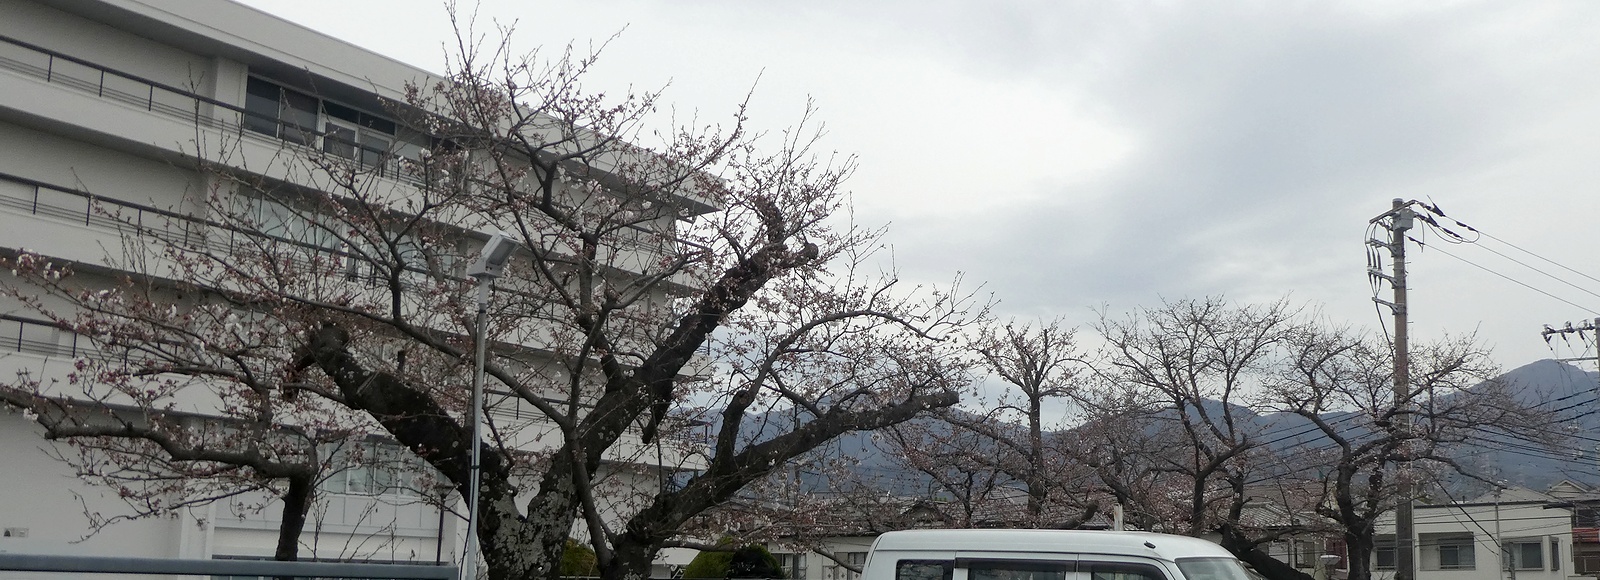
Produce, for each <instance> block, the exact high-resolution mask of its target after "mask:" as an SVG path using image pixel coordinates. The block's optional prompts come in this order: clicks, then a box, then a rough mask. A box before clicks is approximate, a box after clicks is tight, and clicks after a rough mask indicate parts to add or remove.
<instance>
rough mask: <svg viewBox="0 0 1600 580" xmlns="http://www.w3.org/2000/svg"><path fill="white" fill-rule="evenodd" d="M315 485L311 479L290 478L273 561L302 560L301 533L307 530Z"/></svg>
mask: <svg viewBox="0 0 1600 580" xmlns="http://www.w3.org/2000/svg"><path fill="white" fill-rule="evenodd" d="M315 487H316V485H315V483H314V482H313V481H312V479H311V478H310V477H291V478H289V491H287V492H285V493H284V494H283V523H282V524H281V525H279V527H278V549H277V550H276V551H275V552H273V554H272V559H274V560H282V561H285V562H292V561H295V560H298V559H299V558H300V533H301V532H302V531H304V530H305V528H306V512H307V511H309V510H310V508H311V498H312V495H313V493H312V492H313V491H315Z"/></svg>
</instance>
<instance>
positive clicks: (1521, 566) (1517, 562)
mask: <svg viewBox="0 0 1600 580" xmlns="http://www.w3.org/2000/svg"><path fill="white" fill-rule="evenodd" d="M1506 547H1507V548H1508V550H1507V551H1508V553H1509V555H1510V556H1511V561H1510V562H1507V564H1508V565H1509V566H1511V569H1512V570H1543V569H1544V542H1541V541H1533V542H1508V543H1507V546H1506Z"/></svg>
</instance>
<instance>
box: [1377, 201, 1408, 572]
mask: <svg viewBox="0 0 1600 580" xmlns="http://www.w3.org/2000/svg"><path fill="white" fill-rule="evenodd" d="M1410 206H1411V204H1410V203H1407V202H1406V201H1405V200H1403V199H1399V198H1396V199H1395V200H1394V206H1393V207H1392V208H1391V209H1390V210H1389V211H1386V212H1384V213H1383V214H1382V215H1379V216H1378V217H1375V218H1372V221H1371V223H1375V224H1380V225H1383V226H1384V227H1385V228H1387V229H1388V230H1389V242H1388V243H1383V242H1379V241H1377V240H1370V241H1369V242H1368V243H1370V244H1373V245H1375V246H1381V247H1387V248H1388V250H1389V257H1390V258H1391V260H1392V261H1393V263H1392V264H1391V266H1392V268H1393V270H1392V272H1393V273H1392V274H1390V275H1387V276H1385V275H1383V273H1382V272H1381V271H1375V272H1369V273H1371V274H1375V275H1377V276H1379V277H1381V278H1384V279H1387V280H1388V281H1389V283H1390V285H1391V286H1393V287H1394V302H1385V301H1383V300H1380V299H1378V298H1377V297H1373V300H1374V301H1376V302H1378V303H1379V304H1383V305H1385V306H1388V307H1389V310H1390V311H1391V312H1393V313H1394V406H1395V418H1394V429H1395V432H1396V433H1399V434H1400V436H1401V437H1409V436H1410V431H1411V361H1410V358H1411V352H1410V343H1409V339H1408V333H1407V332H1406V330H1407V329H1406V326H1407V324H1408V323H1407V320H1406V231H1407V230H1410V229H1411V226H1412V223H1413V221H1414V220H1415V218H1416V212H1414V211H1412V210H1411V207H1410ZM1385 222H1386V223H1385ZM1410 447H1411V446H1410V445H1406V444H1404V443H1402V444H1401V448H1400V449H1401V453H1405V450H1406V449H1408V448H1410ZM1404 469H1405V468H1404V465H1403V464H1402V467H1401V469H1400V470H1399V472H1397V473H1396V474H1395V477H1396V478H1397V479H1398V480H1399V481H1397V482H1396V483H1397V484H1398V485H1397V486H1396V487H1397V488H1398V492H1399V494H1400V501H1399V503H1398V504H1397V505H1396V506H1395V514H1394V536H1395V542H1394V544H1395V545H1394V548H1395V571H1394V578H1395V580H1415V579H1416V577H1417V547H1416V532H1415V525H1414V518H1413V516H1412V510H1411V500H1412V498H1413V497H1414V496H1415V495H1416V490H1415V489H1414V486H1413V485H1412V484H1411V482H1410V480H1409V479H1408V478H1407V477H1406V476H1405V474H1404Z"/></svg>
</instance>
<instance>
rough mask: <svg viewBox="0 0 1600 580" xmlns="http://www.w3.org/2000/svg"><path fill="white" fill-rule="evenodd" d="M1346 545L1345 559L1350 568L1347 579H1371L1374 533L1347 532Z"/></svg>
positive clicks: (1345, 536) (1345, 535)
mask: <svg viewBox="0 0 1600 580" xmlns="http://www.w3.org/2000/svg"><path fill="white" fill-rule="evenodd" d="M1344 545H1345V550H1346V554H1348V555H1347V556H1346V557H1345V560H1346V561H1347V564H1348V565H1349V568H1350V576H1349V577H1348V578H1347V580H1371V578H1372V550H1373V547H1374V543H1373V541H1372V534H1370V533H1369V534H1364V535H1363V534H1352V533H1349V532H1345V534H1344Z"/></svg>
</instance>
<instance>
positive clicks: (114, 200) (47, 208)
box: [0, 0, 710, 577]
mask: <svg viewBox="0 0 1600 580" xmlns="http://www.w3.org/2000/svg"><path fill="white" fill-rule="evenodd" d="M428 78H430V73H429V72H427V71H423V70H418V69H415V68H412V67H409V66H407V65H404V64H401V63H399V62H397V61H394V60H391V59H388V58H385V57H383V56H382V55H378V54H374V53H371V52H368V51H365V50H363V49H360V48H357V47H355V46H352V45H350V44H347V43H345V42H342V41H340V40H338V39H335V38H331V37H328V36H325V35H322V34H320V33H317V32H314V31H311V30H309V29H306V28H304V27H301V26H298V25H295V24H293V23H290V22H287V21H284V20H282V19H279V18H277V17H274V16H271V15H268V14H266V13H263V12H260V11H258V10H255V9H253V8H249V7H246V6H243V5H240V4H235V3H232V2H229V1H226V0H167V1H159V2H158V1H155V0H0V251H6V252H15V251H16V250H18V249H22V248H31V249H33V250H36V251H40V252H41V253H43V254H45V255H47V256H49V257H51V258H54V259H61V260H68V261H74V262H78V263H81V264H97V263H102V260H103V258H104V257H105V255H106V253H107V252H115V251H116V249H117V248H118V247H119V244H120V241H119V240H120V238H119V233H118V223H117V221H116V220H114V219H110V218H108V217H106V216H105V215H102V214H100V213H98V212H97V211H96V210H94V209H92V208H91V206H92V205H93V204H96V203H98V204H103V207H105V208H107V209H108V210H111V211H118V212H121V213H122V214H123V215H124V216H134V219H138V216H150V217H151V219H155V218H157V217H160V218H161V219H169V218H170V219H177V220H182V219H186V216H185V214H184V212H185V210H186V208H192V207H195V206H196V205H199V204H200V202H201V200H202V199H203V198H204V197H205V196H206V195H208V192H212V191H214V190H215V188H214V187H213V185H214V183H213V182H212V181H211V180H212V179H214V177H212V176H210V175H208V174H207V173H205V172H202V171H199V170H197V169H195V168H194V164H193V162H192V159H193V158H194V156H195V155H196V154H197V151H202V150H204V149H206V148H207V147H214V146H217V145H218V143H220V142H223V141H227V142H228V143H229V144H230V146H231V147H233V149H232V153H231V156H229V157H227V158H226V161H227V162H228V163H229V164H231V165H232V167H231V169H232V170H235V171H242V172H254V173H257V174H260V175H263V176H265V177H269V178H272V179H279V180H288V181H292V180H294V179H297V176H296V175H295V174H294V173H293V172H292V171H291V170H289V169H287V168H286V165H285V164H283V163H277V162H274V159H275V157H274V156H277V155H281V154H282V152H284V151H290V152H292V151H294V150H295V149H294V147H296V146H303V147H310V148H317V149H319V150H320V151H321V152H324V153H331V154H335V155H341V156H344V157H348V158H350V159H351V162H352V163H357V164H362V165H363V166H368V167H370V166H372V165H374V164H383V163H392V162H393V159H396V158H415V157H417V156H418V154H419V152H421V151H422V150H424V149H426V148H427V147H429V146H430V143H429V137H427V136H426V135H423V134H421V133H418V132H416V131H411V130H408V129H407V128H406V127H405V126H404V125H403V124H400V123H397V122H396V121H395V120H394V119H391V118H389V116H388V115H387V114H386V112H385V110H386V106H385V104H384V102H385V101H388V102H397V101H403V100H404V90H405V86H406V83H408V82H425V81H426V80H427V79H428ZM251 113H256V114H257V115H255V116H252V114H251ZM274 117H275V118H276V121H274ZM297 127H299V128H301V129H303V128H315V133H313V132H308V131H304V130H301V129H297ZM374 152H381V153H382V154H383V155H374ZM394 185H395V186H396V187H404V186H405V184H404V183H399V182H396V184H394ZM704 209H705V210H707V211H709V209H710V208H709V207H706V208H704ZM669 221H670V220H669ZM667 227H670V224H668V225H667ZM111 274H114V273H111ZM82 348H84V345H83V344H81V343H80V342H79V341H77V340H76V338H75V337H74V336H73V335H72V334H71V333H69V332H65V331H63V330H60V329H58V328H55V327H54V326H52V325H50V324H46V323H44V322H43V321H41V320H39V319H37V318H34V317H29V316H28V315H26V314H25V310H24V309H19V308H16V307H14V306H12V305H7V306H5V307H0V349H4V350H5V351H8V354H7V355H6V356H5V357H4V358H0V373H4V374H5V375H6V376H11V375H12V374H13V373H16V372H18V371H24V370H25V371H27V372H30V373H36V374H38V375H41V376H55V375H60V374H61V373H64V372H67V371H68V370H69V369H70V365H71V362H72V359H73V358H74V357H76V356H77V355H80V354H82V351H81V349H82ZM205 405H206V403H204V402H197V403H195V406H194V408H193V411H194V412H196V413H200V414H204V413H205V412H206V407H205ZM497 412H500V413H502V414H503V415H505V414H509V415H506V416H515V415H517V413H518V410H517V409H501V410H499V411H497ZM530 420H533V419H530ZM39 432H40V431H39V428H38V427H37V426H36V425H34V424H33V423H32V422H31V421H29V420H28V419H27V418H26V417H24V416H23V415H21V414H20V413H17V412H14V411H6V410H0V466H4V470H3V471H0V490H4V497H3V498H0V527H3V528H4V535H3V536H0V552H14V553H36V554H86V555H106V556H142V557H170V558H263V557H270V556H271V554H272V551H273V545H274V542H275V536H276V528H277V526H276V523H277V521H276V520H277V517H278V516H277V513H276V512H275V511H274V510H273V509H272V508H270V507H269V508H268V509H264V510H259V511H258V510H251V509H243V507H241V505H242V504H249V503H250V502H249V501H247V500H241V501H237V502H230V501H219V502H215V503H212V504H210V505H209V506H208V507H206V508H204V509H194V510H185V511H183V512H182V515H181V516H179V517H177V518H171V519H167V518H162V519H145V520H138V521H128V522H121V523H117V524H115V525H112V526H110V527H109V528H107V529H106V530H105V531H104V532H101V533H99V534H97V535H94V536H93V537H90V538H88V539H87V540H82V538H83V536H84V534H85V533H86V532H87V530H88V526H87V522H86V521H85V515H84V514H86V513H90V514H98V515H99V516H100V517H105V518H113V517H115V516H116V515H117V514H118V513H120V511H119V510H121V509H122V508H123V507H124V506H123V504H122V502H120V501H119V500H118V499H117V498H115V497H108V496H107V490H104V489H98V488H92V487H87V486H85V485H83V484H82V483H80V482H79V481H78V480H77V479H76V478H75V477H74V476H73V473H72V471H71V470H70V469H69V468H68V467H67V466H66V465H65V464H63V463H61V462H59V461H56V460H55V459H52V458H51V457H50V456H49V453H50V452H51V450H53V449H55V450H59V449H62V447H55V446H53V445H52V444H51V443H49V442H46V441H44V440H43V439H42V438H41V437H39ZM529 444H530V445H532V444H534V443H529ZM633 446H634V447H638V444H637V440H635V441H634V445H633ZM650 457H652V458H654V457H655V456H654V455H650ZM393 477H394V474H392V473H387V472H384V471H382V470H372V469H352V470H348V471H347V472H344V473H341V474H340V475H338V476H337V477H334V478H332V479H330V480H329V481H327V482H324V483H323V487H322V488H321V491H322V492H324V493H323V494H322V497H323V501H321V502H319V503H318V505H317V507H315V508H313V513H312V514H311V518H312V522H311V523H310V524H308V526H307V532H306V534H305V535H303V536H302V542H301V545H302V550H301V558H302V559H328V560H365V561H383V562H451V561H454V560H457V559H458V553H459V551H460V548H461V543H462V542H461V535H462V534H463V533H464V530H463V525H462V523H461V522H460V521H459V519H458V518H457V517H455V516H454V515H449V514H446V513H442V512H441V509H440V508H439V507H438V506H437V504H438V502H437V501H429V500H430V499H431V498H429V497H427V495H428V494H429V493H430V490H427V489H420V490H419V489H415V488H412V487H409V486H404V485H392V483H393V482H392V481H390V480H391V479H392V478H393ZM645 483H649V482H645ZM649 484H650V485H654V484H653V483H649ZM80 540H82V541H80ZM680 559H681V558H680ZM0 577H5V575H4V573H0Z"/></svg>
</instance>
